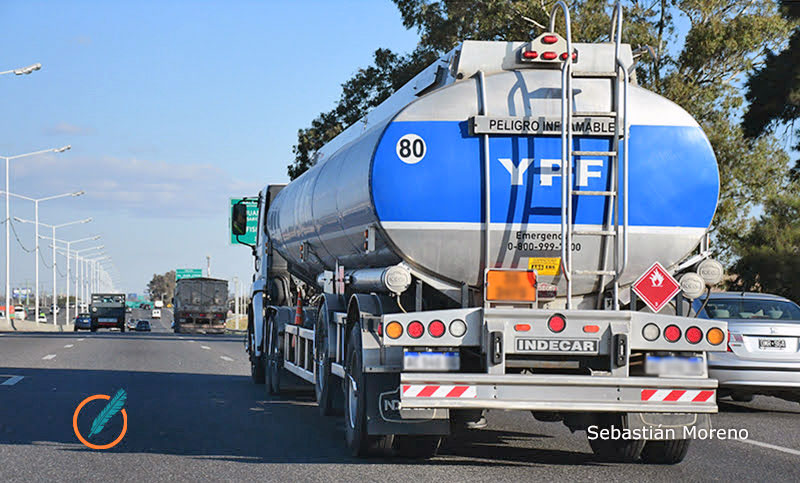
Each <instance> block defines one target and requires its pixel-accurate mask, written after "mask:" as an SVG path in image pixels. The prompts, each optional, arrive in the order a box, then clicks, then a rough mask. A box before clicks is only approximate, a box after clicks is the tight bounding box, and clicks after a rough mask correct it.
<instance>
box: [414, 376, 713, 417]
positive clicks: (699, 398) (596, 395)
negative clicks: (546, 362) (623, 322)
mask: <svg viewBox="0 0 800 483" xmlns="http://www.w3.org/2000/svg"><path fill="white" fill-rule="evenodd" d="M400 383H401V388H400V389H401V390H400V407H401V408H403V409H426V408H448V409H515V410H531V411H560V412H643V413H648V412H649V413H662V412H668V413H716V412H717V404H716V393H717V392H716V389H717V381H716V380H715V379H689V378H685V379H679V378H658V377H606V376H594V377H593V376H549V375H548V376H543V375H524V376H523V375H492V374H463V373H462V374H454V373H427V374H426V373H401V374H400Z"/></svg>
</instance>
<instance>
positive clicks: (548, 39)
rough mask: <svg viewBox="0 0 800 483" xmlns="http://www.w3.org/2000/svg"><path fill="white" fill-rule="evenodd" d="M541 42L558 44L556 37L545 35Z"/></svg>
mask: <svg viewBox="0 0 800 483" xmlns="http://www.w3.org/2000/svg"><path fill="white" fill-rule="evenodd" d="M542 42H543V43H545V44H554V43H556V42H558V37H556V36H555V35H545V36H544V37H542Z"/></svg>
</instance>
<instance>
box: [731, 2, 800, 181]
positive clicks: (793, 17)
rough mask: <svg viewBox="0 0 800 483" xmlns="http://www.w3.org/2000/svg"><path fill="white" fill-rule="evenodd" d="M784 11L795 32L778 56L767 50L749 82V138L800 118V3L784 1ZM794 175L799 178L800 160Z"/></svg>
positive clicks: (799, 135) (799, 145)
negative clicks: (799, 60)
mask: <svg viewBox="0 0 800 483" xmlns="http://www.w3.org/2000/svg"><path fill="white" fill-rule="evenodd" d="M781 5H782V8H781V12H782V14H783V16H784V18H786V20H787V21H789V22H792V23H793V24H794V26H795V27H794V30H793V32H792V35H791V37H789V42H788V45H787V47H786V48H785V49H784V50H783V51H781V52H779V53H777V54H775V53H774V52H772V51H767V53H766V60H765V62H764V64H763V66H761V67H760V68H759V69H757V70H756V71H755V72H754V73H753V74H752V75H750V77H749V79H748V81H747V94H746V95H745V97H746V98H747V101H748V102H749V103H750V104H749V106H748V108H747V112H745V114H744V119H743V120H742V127H743V128H744V133H745V135H746V136H747V137H748V138H755V137H758V136H761V135H762V134H763V133H764V132H766V131H768V130H769V129H771V128H774V127H775V125H776V124H778V123H793V122H794V121H796V120H797V119H799V118H800V62H797V59H798V58H800V2H797V1H789V0H782V1H781ZM795 140H796V144H795V146H794V148H795V149H798V150H800V126H798V127H797V129H796V130H795ZM791 176H792V177H793V178H794V179H798V178H800V159H798V160H797V162H796V164H795V167H794V169H793V171H792V172H791Z"/></svg>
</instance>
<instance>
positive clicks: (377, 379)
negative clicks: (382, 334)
mask: <svg viewBox="0 0 800 483" xmlns="http://www.w3.org/2000/svg"><path fill="white" fill-rule="evenodd" d="M367 377H368V382H367V393H368V394H367V432H368V433H369V434H370V435H385V434H410V435H441V436H444V435H448V434H450V415H449V411H448V410H447V409H406V410H402V413H401V409H400V374H398V373H388V374H387V373H371V374H367ZM412 418H413V419H412Z"/></svg>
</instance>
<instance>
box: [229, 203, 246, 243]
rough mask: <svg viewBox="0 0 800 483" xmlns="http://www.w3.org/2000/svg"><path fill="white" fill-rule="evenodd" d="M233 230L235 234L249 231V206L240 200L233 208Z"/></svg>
mask: <svg viewBox="0 0 800 483" xmlns="http://www.w3.org/2000/svg"><path fill="white" fill-rule="evenodd" d="M231 232H232V233H233V234H234V235H235V236H242V235H244V234H245V233H247V206H245V204H244V203H242V202H239V203H236V204H235V205H233V208H232V209H231Z"/></svg>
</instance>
